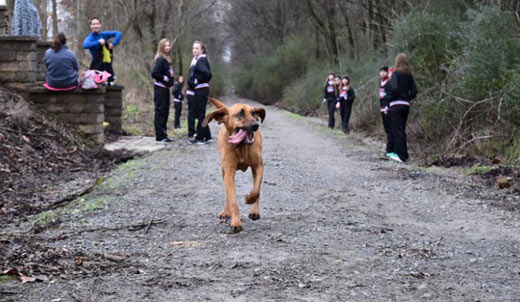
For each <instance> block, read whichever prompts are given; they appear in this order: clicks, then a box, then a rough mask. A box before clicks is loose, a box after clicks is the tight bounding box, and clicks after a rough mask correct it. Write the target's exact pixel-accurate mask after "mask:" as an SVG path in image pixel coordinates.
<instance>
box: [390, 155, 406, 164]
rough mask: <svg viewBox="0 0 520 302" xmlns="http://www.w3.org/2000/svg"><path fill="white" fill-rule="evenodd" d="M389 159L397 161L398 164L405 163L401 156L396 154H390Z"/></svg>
mask: <svg viewBox="0 0 520 302" xmlns="http://www.w3.org/2000/svg"><path fill="white" fill-rule="evenodd" d="M388 158H390V159H391V160H395V161H396V162H399V163H402V162H403V161H402V160H401V159H400V158H399V155H397V154H395V153H390V154H389V156H388Z"/></svg>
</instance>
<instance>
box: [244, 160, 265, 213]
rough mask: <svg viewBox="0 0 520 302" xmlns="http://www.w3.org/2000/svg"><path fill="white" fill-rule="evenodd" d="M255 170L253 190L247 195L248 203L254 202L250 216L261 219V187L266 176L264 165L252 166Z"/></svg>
mask: <svg viewBox="0 0 520 302" xmlns="http://www.w3.org/2000/svg"><path fill="white" fill-rule="evenodd" d="M251 171H252V172H253V190H251V193H249V194H247V195H246V204H252V205H253V206H252V207H251V211H250V212H249V218H250V219H251V220H258V219H260V207H259V203H260V188H261V186H262V179H263V176H264V167H263V166H262V165H258V167H255V168H253V167H251Z"/></svg>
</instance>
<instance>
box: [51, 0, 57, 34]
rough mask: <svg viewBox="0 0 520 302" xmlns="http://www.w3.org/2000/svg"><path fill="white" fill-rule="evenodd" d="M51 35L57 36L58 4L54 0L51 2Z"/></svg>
mask: <svg viewBox="0 0 520 302" xmlns="http://www.w3.org/2000/svg"><path fill="white" fill-rule="evenodd" d="M52 34H53V36H56V35H57V34H58V3H56V0H52Z"/></svg>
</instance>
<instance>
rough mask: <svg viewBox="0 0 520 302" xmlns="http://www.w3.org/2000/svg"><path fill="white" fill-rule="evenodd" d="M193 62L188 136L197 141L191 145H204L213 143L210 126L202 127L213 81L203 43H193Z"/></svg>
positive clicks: (190, 74) (189, 91)
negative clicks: (210, 83)
mask: <svg viewBox="0 0 520 302" xmlns="http://www.w3.org/2000/svg"><path fill="white" fill-rule="evenodd" d="M192 53H193V60H192V61H191V64H190V70H189V77H188V90H186V96H187V98H188V110H189V114H188V135H193V134H194V133H196V135H195V139H194V140H192V141H190V143H192V144H195V145H203V144H206V143H209V142H211V141H212V140H213V139H212V137H211V130H210V129H209V126H206V127H202V122H203V121H204V118H205V117H206V105H207V103H208V98H209V90H210V87H209V81H210V80H211V77H212V75H211V68H210V66H209V61H208V58H207V55H206V46H205V45H204V43H202V42H201V41H195V42H193V46H192ZM195 120H197V128H196V132H194V130H195V129H194V127H195Z"/></svg>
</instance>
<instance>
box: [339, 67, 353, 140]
mask: <svg viewBox="0 0 520 302" xmlns="http://www.w3.org/2000/svg"><path fill="white" fill-rule="evenodd" d="M355 98H356V93H355V92H354V88H352V86H350V79H349V77H348V76H343V78H342V79H341V91H340V93H339V112H340V115H341V126H342V127H341V128H342V130H343V133H345V134H349V132H350V128H349V126H348V123H349V120H350V114H351V113H352V104H353V103H354V99H355Z"/></svg>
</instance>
